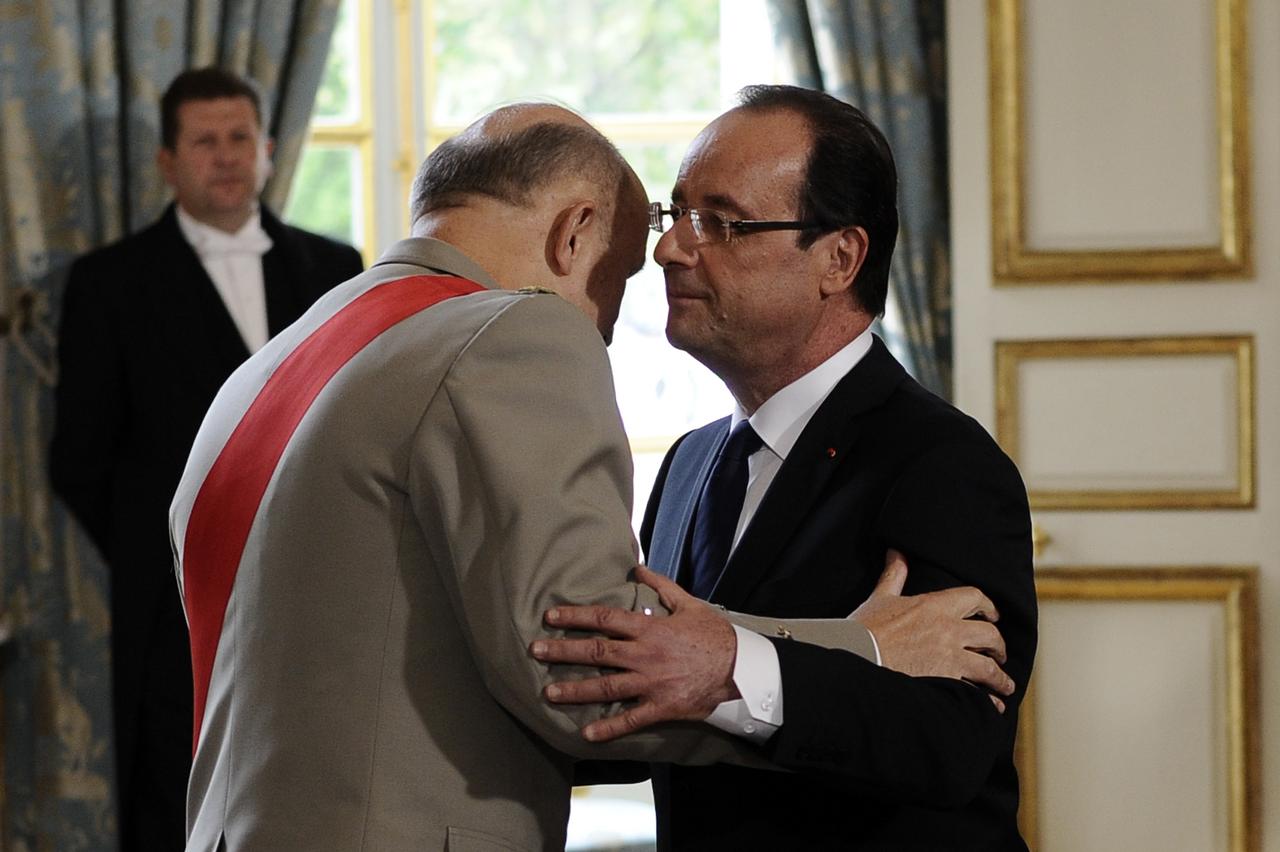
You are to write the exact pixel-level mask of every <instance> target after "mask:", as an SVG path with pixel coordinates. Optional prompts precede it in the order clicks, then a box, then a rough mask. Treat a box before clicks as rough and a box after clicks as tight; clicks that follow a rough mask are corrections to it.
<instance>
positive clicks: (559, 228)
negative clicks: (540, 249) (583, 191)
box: [546, 201, 600, 276]
mask: <svg viewBox="0 0 1280 852" xmlns="http://www.w3.org/2000/svg"><path fill="white" fill-rule="evenodd" d="M599 218H600V213H599V211H598V210H597V209H596V203H595V202H594V201H579V202H577V203H576V204H573V205H570V206H569V207H566V208H564V209H563V210H561V211H560V212H559V213H558V214H557V215H556V217H555V219H554V221H553V222H552V224H551V231H550V232H549V233H548V234H547V248H546V254H547V266H549V267H551V271H552V272H554V273H555V274H556V275H558V276H565V275H569V274H570V273H572V272H573V270H574V267H575V265H577V264H580V263H582V261H583V257H584V255H587V254H589V253H590V251H589V249H590V243H591V240H592V238H593V237H594V235H595V231H596V222H597V220H598V219H599Z"/></svg>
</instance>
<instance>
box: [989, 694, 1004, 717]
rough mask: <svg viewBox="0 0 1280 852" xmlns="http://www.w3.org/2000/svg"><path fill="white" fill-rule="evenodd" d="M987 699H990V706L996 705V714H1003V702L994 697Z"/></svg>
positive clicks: (990, 696)
mask: <svg viewBox="0 0 1280 852" xmlns="http://www.w3.org/2000/svg"><path fill="white" fill-rule="evenodd" d="M987 697H988V698H990V699H991V703H992V704H994V705H996V710H997V711H998V712H1000V713H1003V712H1004V702H1003V701H1001V700H1000V699H999V698H996V697H995V696H994V695H988V696H987Z"/></svg>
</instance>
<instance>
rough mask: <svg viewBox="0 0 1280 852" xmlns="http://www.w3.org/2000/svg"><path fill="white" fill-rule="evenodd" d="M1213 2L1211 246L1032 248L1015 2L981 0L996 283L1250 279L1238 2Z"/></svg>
mask: <svg viewBox="0 0 1280 852" xmlns="http://www.w3.org/2000/svg"><path fill="white" fill-rule="evenodd" d="M1211 1H1212V2H1214V3H1215V15H1214V19H1215V27H1216V32H1215V56H1216V67H1215V78H1216V93H1217V115H1216V121H1217V137H1218V144H1217V154H1218V170H1217V171H1218V208H1219V218H1220V221H1221V225H1220V233H1219V242H1218V244H1217V245H1214V246H1186V247H1177V248H1149V249H1144V248H1135V249H1126V250H1110V249H1108V250H1102V249H1099V250H1093V251H1037V250H1035V249H1032V248H1030V247H1029V246H1028V245H1027V244H1026V208H1025V202H1024V199H1025V192H1026V146H1025V139H1026V133H1025V130H1026V128H1025V115H1024V111H1023V98H1024V96H1025V87H1024V85H1023V76H1024V75H1023V58H1024V57H1023V50H1022V43H1021V34H1022V17H1023V16H1022V0H988V2H987V28H988V30H987V43H988V61H989V66H988V89H989V93H990V107H989V108H990V155H991V255H992V266H993V269H992V274H993V277H994V279H995V283H996V284H997V285H998V286H999V285H1026V284H1037V283H1049V282H1055V283H1056V282H1077V283H1090V282H1091V283H1106V282H1112V281H1120V280H1123V281H1138V282H1141V281H1167V280H1176V279H1186V278H1196V279H1199V278H1204V279H1214V278H1228V277H1231V278H1240V277H1250V276H1252V275H1253V255H1252V239H1251V234H1252V222H1251V216H1250V210H1251V206H1250V205H1251V200H1250V192H1251V182H1250V174H1251V164H1250V155H1249V108H1248V95H1247V79H1248V78H1247V50H1246V47H1245V44H1246V42H1245V15H1246V12H1247V10H1246V4H1245V0H1211Z"/></svg>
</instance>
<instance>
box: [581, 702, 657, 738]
mask: <svg viewBox="0 0 1280 852" xmlns="http://www.w3.org/2000/svg"><path fill="white" fill-rule="evenodd" d="M669 718H672V719H674V718H675V717H674V716H672V717H669ZM665 721H668V717H665V716H663V715H662V714H661V713H660V712H659V711H658V709H657V707H656V706H655V705H654V704H652V703H646V704H639V705H637V706H635V707H630V708H628V709H627V710H625V711H623V712H621V713H619V714H617V715H616V716H608V717H606V718H604V719H597V720H596V721H594V722H592V723H591V724H590V725H587V726H586V727H585V728H583V729H582V736H584V737H586V738H587V739H588V740H590V741H591V742H593V743H602V742H607V741H608V740H616V739H617V738H618V737H621V736H625V735H626V734H631V733H634V732H636V731H638V730H640V729H641V728H647V727H649V726H650V725H655V724H657V723H658V722H665Z"/></svg>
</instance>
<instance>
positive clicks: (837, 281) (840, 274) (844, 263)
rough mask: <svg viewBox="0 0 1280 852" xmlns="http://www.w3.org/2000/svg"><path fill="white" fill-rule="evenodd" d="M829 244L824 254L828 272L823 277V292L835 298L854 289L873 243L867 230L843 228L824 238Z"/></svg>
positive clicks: (823, 240) (859, 227)
mask: <svg viewBox="0 0 1280 852" xmlns="http://www.w3.org/2000/svg"><path fill="white" fill-rule="evenodd" d="M828 241H830V242H829V245H828V247H827V249H826V252H825V254H824V259H825V260H826V262H827V271H826V273H825V274H824V275H823V276H822V285H821V291H822V295H824V296H834V295H835V294H836V293H842V292H844V291H846V290H849V289H851V288H852V287H853V282H854V281H855V280H856V279H857V277H858V271H859V270H861V269H862V264H863V263H865V262H866V260H867V249H868V248H870V246H871V241H870V240H869V239H868V238H867V231H866V229H865V228H863V227H861V226H858V227H852V228H842V229H840V230H839V231H836V232H835V233H832V234H827V236H826V237H823V238H822V242H828Z"/></svg>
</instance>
